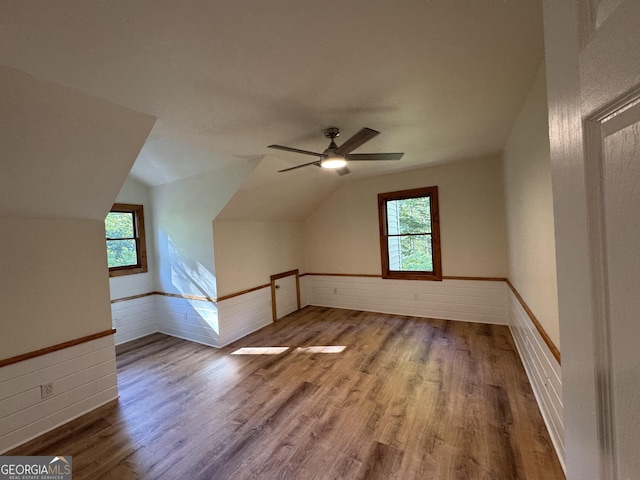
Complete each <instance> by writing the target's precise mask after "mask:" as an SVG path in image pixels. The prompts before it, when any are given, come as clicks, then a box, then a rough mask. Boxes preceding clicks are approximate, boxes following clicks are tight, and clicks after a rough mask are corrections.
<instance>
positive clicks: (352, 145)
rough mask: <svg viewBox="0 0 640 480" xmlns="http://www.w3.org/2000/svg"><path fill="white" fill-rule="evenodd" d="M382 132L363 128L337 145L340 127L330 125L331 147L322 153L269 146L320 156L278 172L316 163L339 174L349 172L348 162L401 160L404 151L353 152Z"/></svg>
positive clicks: (326, 134) (328, 133) (328, 135)
mask: <svg viewBox="0 0 640 480" xmlns="http://www.w3.org/2000/svg"><path fill="white" fill-rule="evenodd" d="M379 133H380V132H377V131H375V130H372V129H371V128H366V127H365V128H363V129H362V130H360V131H359V132H358V133H356V134H355V135H354V136H352V137H351V138H350V139H349V140H347V141H346V142H344V143H343V144H342V145H340V146H338V145H336V142H335V139H336V137H339V136H340V129H339V128H337V127H329V128H327V129H325V131H324V136H325V137H327V138H329V139H331V143H330V144H329V147H328V148H327V149H326V150H325V151H324V152H322V153H316V152H310V151H308V150H300V149H299V148H291V147H284V146H282V145H269V148H276V149H278V150H284V151H287V152H294V153H302V154H304V155H312V156H314V157H318V159H317V160H314V161H313V162H309V163H303V164H302V165H296V166H295V167H290V168H285V169H284V170H278V172H288V171H289V170H295V169H296V168H302V167H307V166H309V165H315V166H316V167H323V168H331V169H334V170H335V171H336V172H337V173H338V175H346V174H347V173H350V172H349V169H348V168H347V162H354V161H372V160H374V161H377V160H400V159H401V158H402V156H403V155H404V153H351V152H352V151H353V150H355V149H356V148H358V147H359V146H360V145H362V144H363V143H365V142H368V141H369V140H371V139H372V138H373V137H375V136H376V135H378V134H379Z"/></svg>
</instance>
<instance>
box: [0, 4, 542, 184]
mask: <svg viewBox="0 0 640 480" xmlns="http://www.w3.org/2000/svg"><path fill="white" fill-rule="evenodd" d="M0 44H1V45H2V48H0V64H1V65H5V66H9V67H13V68H15V69H18V70H22V71H24V72H27V73H29V74H31V75H34V76H35V77H39V78H42V79H45V80H48V81H51V82H55V83H59V84H62V85H64V86H68V87H72V88H73V89H76V90H78V91H80V92H83V93H84V94H90V95H94V96H97V97H100V98H102V99H106V100H109V101H111V102H113V103H116V104H119V105H121V106H124V107H127V108H129V109H132V110H136V111H138V112H142V113H145V114H148V115H152V116H154V117H156V118H157V119H158V120H157V122H156V124H155V126H154V128H153V130H152V131H151V134H150V136H149V138H148V139H147V142H146V144H145V146H144V147H143V149H142V151H141V153H140V155H139V157H138V160H137V161H136V163H135V165H134V167H133V170H132V175H133V176H135V177H136V178H137V179H139V180H141V181H143V182H145V183H146V184H148V185H159V184H163V183H166V182H170V181H173V180H177V179H180V178H185V177H188V176H192V175H196V174H199V173H201V172H204V171H208V170H214V169H216V168H221V167H223V166H226V165H228V164H230V163H233V162H240V161H243V160H244V159H246V158H255V157H256V156H265V155H269V157H268V161H267V163H266V165H268V166H269V168H271V167H273V168H283V167H286V166H292V165H296V164H298V163H304V162H308V161H311V160H313V158H312V157H305V156H300V155H294V154H289V153H286V152H278V151H273V150H269V149H268V148H266V146H267V145H269V144H272V143H278V144H283V145H289V146H292V147H297V148H302V149H307V150H313V151H322V150H323V149H324V148H326V146H327V145H328V141H327V140H326V139H325V138H324V137H323V135H322V130H323V129H324V128H326V127H328V126H334V125H335V126H338V127H340V128H341V129H342V131H343V136H342V137H341V139H346V138H348V137H349V136H350V135H352V134H354V133H355V132H356V131H358V130H359V129H360V128H361V127H364V126H367V127H370V128H374V129H376V130H379V131H381V132H382V134H381V135H379V136H378V137H376V138H374V139H373V140H371V141H370V142H368V143H367V144H366V145H364V146H363V147H361V148H360V149H358V150H357V151H356V152H370V151H392V152H395V151H402V152H405V156H404V158H403V159H402V160H401V161H400V162H380V163H376V164H373V163H369V162H361V163H359V164H357V165H353V166H352V168H351V170H352V172H353V173H352V175H349V176H345V177H339V178H337V177H336V179H333V178H332V180H331V182H333V181H348V180H349V178H358V177H362V176H368V175H376V174H381V173H388V172H391V171H397V170H404V169H411V168H417V167H421V166H424V165H427V164H429V163H441V162H445V161H449V160H457V159H463V158H470V157H476V156H477V157H479V156H484V155H488V154H495V153H498V152H500V151H501V149H502V147H503V146H504V142H505V140H506V138H507V136H508V134H509V130H510V128H511V125H512V123H513V121H514V119H515V117H516V115H517V113H518V111H519V109H520V107H521V105H522V102H523V101H524V98H525V95H526V93H527V91H528V89H529V87H530V85H531V82H532V80H533V78H534V76H535V73H536V70H537V67H538V65H539V64H540V62H541V61H542V58H543V38H542V22H541V5H540V4H539V2H538V1H535V0H531V1H525V0H484V1H469V0H447V1H436V0H433V1H417V0H398V1H394V2H390V1H388V2H376V1H373V2H372V1H370V0H369V1H365V0H342V1H335V0H328V1H324V2H301V1H299V0H274V1H269V2H267V1H263V0H241V1H204V0H202V1H193V2H171V1H158V0H138V1H135V2H131V1H129V0H112V1H109V2H97V1H89V2H88V1H85V0H57V1H55V2H52V1H48V0H41V1H25V2H18V1H11V0H2V1H0ZM338 143H340V142H338ZM269 159H270V160H269ZM309 168H310V169H314V170H320V169H315V168H314V167H309ZM261 170H264V166H263V168H262V169H261ZM303 170H304V169H301V170H294V171H292V172H287V173H282V174H279V175H287V176H288V178H291V181H292V182H298V181H299V182H301V183H304V182H305V181H314V180H313V178H315V177H317V175H308V174H307V173H304V172H303ZM263 173H264V175H266V177H269V175H270V173H271V172H270V171H266V170H265V171H264V172H263ZM322 174H324V175H334V176H335V174H334V173H333V172H322ZM305 179H310V180H305ZM255 183H256V185H260V184H262V182H261V181H260V180H255Z"/></svg>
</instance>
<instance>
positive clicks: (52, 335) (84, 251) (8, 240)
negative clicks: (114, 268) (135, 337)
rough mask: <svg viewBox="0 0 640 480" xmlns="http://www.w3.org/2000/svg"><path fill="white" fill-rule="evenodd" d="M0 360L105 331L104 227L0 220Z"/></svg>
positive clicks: (99, 223)
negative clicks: (0, 333)
mask: <svg viewBox="0 0 640 480" xmlns="http://www.w3.org/2000/svg"><path fill="white" fill-rule="evenodd" d="M0 238H2V241H1V242H0V304H1V305H2V315H1V316H0V318H1V319H2V320H1V321H0V326H1V328H2V335H0V352H2V354H1V357H2V358H9V357H13V356H16V355H18V354H22V353H27V352H31V351H34V350H39V349H41V348H45V347H48V346H51V345H56V344H58V343H63V342H66V341H69V340H74V339H76V338H81V337H83V336H86V335H90V334H93V333H97V332H101V331H104V330H109V329H110V328H111V315H110V309H109V290H108V289H109V283H108V273H107V257H106V253H105V241H104V222H102V221H100V220H77V219H48V218H37V219H36V218H0Z"/></svg>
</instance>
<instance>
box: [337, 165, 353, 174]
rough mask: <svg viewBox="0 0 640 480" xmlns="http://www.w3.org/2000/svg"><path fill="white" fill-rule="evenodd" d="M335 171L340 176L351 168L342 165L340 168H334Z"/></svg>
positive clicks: (347, 172)
mask: <svg viewBox="0 0 640 480" xmlns="http://www.w3.org/2000/svg"><path fill="white" fill-rule="evenodd" d="M336 173H337V174H338V175H340V176H342V175H347V174H349V173H351V170H349V169H348V168H347V167H342V168H337V169H336Z"/></svg>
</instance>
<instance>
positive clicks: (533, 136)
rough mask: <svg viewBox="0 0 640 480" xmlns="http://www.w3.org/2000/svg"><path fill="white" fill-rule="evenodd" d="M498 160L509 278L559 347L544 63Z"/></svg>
mask: <svg viewBox="0 0 640 480" xmlns="http://www.w3.org/2000/svg"><path fill="white" fill-rule="evenodd" d="M503 157H504V158H503V162H504V163H503V165H504V185H505V186H504V191H505V204H506V206H507V238H508V242H507V244H508V262H509V280H510V281H511V283H512V284H513V286H514V287H515V288H516V290H517V291H518V293H519V294H520V295H521V296H522V298H523V299H524V301H525V302H526V303H527V305H528V306H529V308H530V309H531V310H532V311H533V313H534V314H535V316H536V318H537V319H538V321H539V322H540V323H541V324H542V327H543V328H544V330H545V331H546V332H547V334H548V335H549V337H550V338H551V340H552V341H553V342H554V344H555V345H556V347H558V348H559V347H560V334H559V329H560V327H559V319H558V292H557V281H556V249H555V239H554V225H553V193H552V191H551V160H550V157H549V127H548V121H547V91H546V82H545V69H544V65H541V67H540V69H539V71H538V74H537V75H536V79H535V82H534V84H533V86H532V87H531V90H530V92H529V95H528V96H527V99H526V101H525V103H524V105H523V106H522V110H521V111H520V114H519V115H518V118H517V120H516V122H515V123H514V125H513V129H512V130H511V134H510V135H509V139H508V140H507V143H506V145H505V149H504V153H503Z"/></svg>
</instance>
